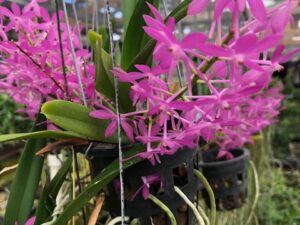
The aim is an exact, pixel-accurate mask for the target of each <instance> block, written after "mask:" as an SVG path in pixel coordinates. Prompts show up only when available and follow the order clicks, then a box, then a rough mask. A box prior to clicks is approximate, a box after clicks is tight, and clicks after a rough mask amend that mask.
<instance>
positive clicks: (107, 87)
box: [89, 31, 115, 101]
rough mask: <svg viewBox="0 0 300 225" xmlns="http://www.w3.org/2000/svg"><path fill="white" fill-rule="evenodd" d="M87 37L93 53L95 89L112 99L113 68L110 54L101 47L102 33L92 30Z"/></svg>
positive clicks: (113, 97)
mask: <svg viewBox="0 0 300 225" xmlns="http://www.w3.org/2000/svg"><path fill="white" fill-rule="evenodd" d="M89 38H90V42H91V45H92V47H93V49H94V55H95V66H96V71H95V72H96V73H95V74H96V77H95V78H96V80H95V87H96V90H97V91H98V92H99V93H101V94H102V95H104V96H105V97H107V98H109V99H110V100H112V101H114V99H115V88H114V78H113V75H112V74H111V72H110V71H111V70H112V68H113V64H112V59H111V57H110V55H109V54H108V53H107V52H106V51H104V50H103V48H102V35H100V34H98V33H96V32H94V31H89Z"/></svg>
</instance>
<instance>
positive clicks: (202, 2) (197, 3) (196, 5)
mask: <svg viewBox="0 0 300 225" xmlns="http://www.w3.org/2000/svg"><path fill="white" fill-rule="evenodd" d="M209 2H210V1H209V0H192V2H191V3H190V5H189V8H188V11H187V14H188V15H190V16H193V15H196V14H198V13H200V12H202V11H204V10H205V9H206V8H207V6H208V4H209Z"/></svg>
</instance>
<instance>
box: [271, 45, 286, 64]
mask: <svg viewBox="0 0 300 225" xmlns="http://www.w3.org/2000/svg"><path fill="white" fill-rule="evenodd" d="M283 50H284V45H279V46H277V48H276V49H275V51H274V53H273V55H272V58H271V61H272V62H275V61H277V60H278V59H279V57H280V55H281V53H282V52H283Z"/></svg>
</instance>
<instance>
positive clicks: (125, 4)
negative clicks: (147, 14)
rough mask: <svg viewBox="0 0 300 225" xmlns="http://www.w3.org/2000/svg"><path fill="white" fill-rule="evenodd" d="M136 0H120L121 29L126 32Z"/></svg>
mask: <svg viewBox="0 0 300 225" xmlns="http://www.w3.org/2000/svg"><path fill="white" fill-rule="evenodd" d="M137 2H138V0H123V1H122V12H123V30H124V33H126V30H127V26H128V24H129V21H130V18H131V16H132V14H133V12H134V9H135V7H136V4H137Z"/></svg>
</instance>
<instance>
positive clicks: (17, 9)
mask: <svg viewBox="0 0 300 225" xmlns="http://www.w3.org/2000/svg"><path fill="white" fill-rule="evenodd" d="M11 9H12V12H13V13H14V14H15V15H16V16H20V15H21V10H20V7H19V6H18V4H17V3H15V2H13V3H11Z"/></svg>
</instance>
